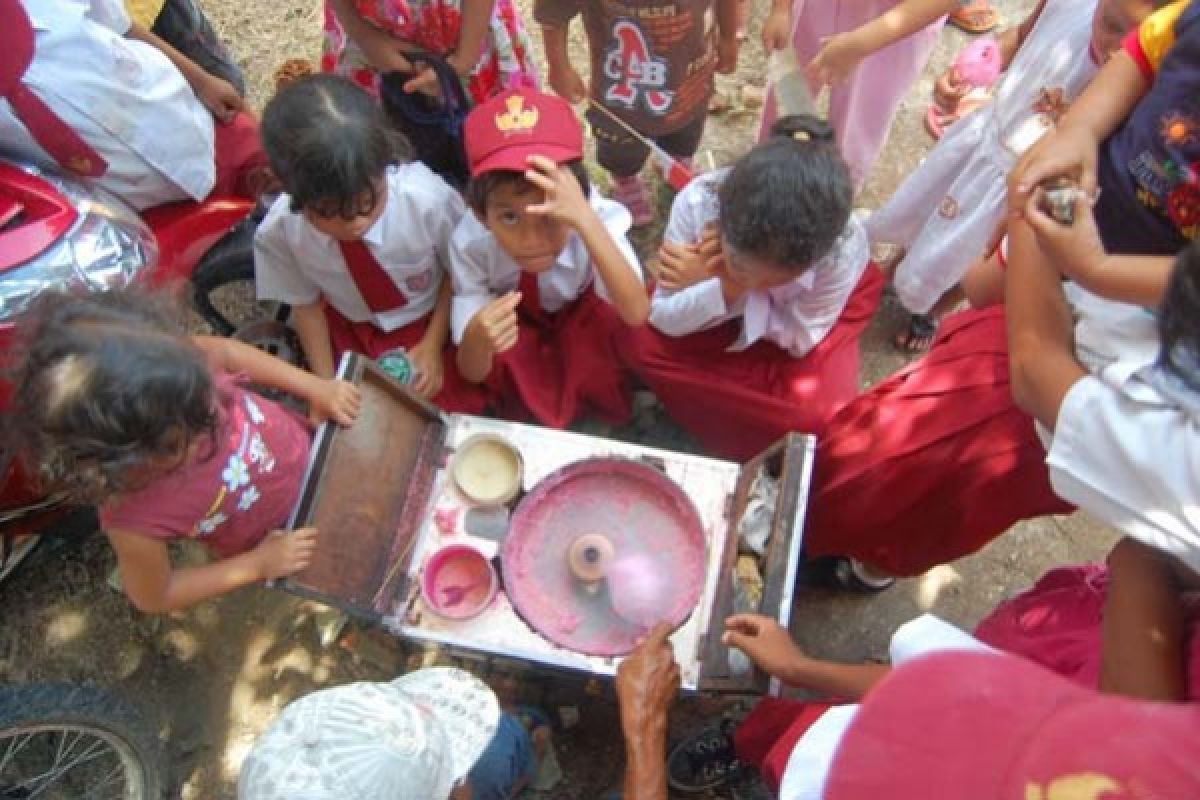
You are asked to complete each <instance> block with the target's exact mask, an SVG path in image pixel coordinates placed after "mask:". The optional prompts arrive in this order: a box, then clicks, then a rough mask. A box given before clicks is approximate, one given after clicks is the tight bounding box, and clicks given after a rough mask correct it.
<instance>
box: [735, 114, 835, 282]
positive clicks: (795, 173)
mask: <svg viewBox="0 0 1200 800" xmlns="http://www.w3.org/2000/svg"><path fill="white" fill-rule="evenodd" d="M853 199H854V185H853V183H852V182H851V180H850V171H849V170H848V169H847V168H846V162H845V161H843V160H842V156H841V154H839V153H838V150H837V145H836V144H835V143H834V139H833V128H831V127H830V126H829V124H828V123H827V122H825V121H824V120H822V119H818V118H817V117H813V116H810V115H808V114H794V115H791V116H786V117H781V118H780V119H779V120H777V121H776V122H775V124H774V125H773V126H771V137H770V138H769V139H767V141H765V142H762V143H761V144H759V145H757V146H756V147H754V149H752V150H751V151H750V152H749V153H747V154H746V155H745V156H743V157H742V158H741V159H739V160H738V162H737V163H736V164H734V165H733V169H731V170H730V171H729V174H728V175H727V176H726V177H725V180H724V181H722V182H721V187H720V189H718V190H717V200H718V206H719V217H718V226H719V227H720V230H721V236H722V238H723V239H724V240H725V241H726V242H727V243H728V244H729V245H730V246H731V247H733V249H734V250H737V251H739V252H742V253H745V254H747V255H752V256H756V257H759V258H762V259H765V260H767V261H770V262H772V263H774V264H777V265H779V266H780V267H783V268H787V269H789V270H794V271H796V272H803V271H805V270H807V269H808V268H809V267H810V266H811V265H812V264H813V262H815V261H817V260H819V259H821V258H823V257H824V256H825V255H826V254H828V253H829V251H830V250H832V249H833V246H834V244H835V243H836V242H837V240H838V237H840V236H841V235H842V230H843V229H844V228H845V227H846V221H847V220H848V219H849V217H850V210H851V204H852V202H853Z"/></svg>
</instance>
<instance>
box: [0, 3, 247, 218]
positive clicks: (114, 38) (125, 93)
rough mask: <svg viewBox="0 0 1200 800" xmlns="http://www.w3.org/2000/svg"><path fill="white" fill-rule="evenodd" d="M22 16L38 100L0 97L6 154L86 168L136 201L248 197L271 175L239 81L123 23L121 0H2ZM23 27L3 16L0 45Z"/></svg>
mask: <svg viewBox="0 0 1200 800" xmlns="http://www.w3.org/2000/svg"><path fill="white" fill-rule="evenodd" d="M25 16H28V18H29V19H30V21H31V22H32V25H33V29H34V32H33V36H34V42H33V46H34V55H33V61H32V63H31V64H30V65H29V67H28V69H27V70H26V71H25V72H24V75H23V77H21V81H22V83H23V84H24V85H25V86H26V87H27V88H28V89H30V90H33V93H34V94H36V95H37V96H39V97H41V98H42V102H41V104H40V105H41V110H40V111H39V110H37V109H32V108H30V102H29V101H28V100H26V101H25V102H18V103H16V104H14V103H13V102H11V101H9V100H5V101H3V102H0V142H3V143H4V144H3V149H4V151H5V153H6V154H7V155H8V156H9V157H15V158H18V159H21V160H25V161H29V162H32V163H35V164H39V165H41V166H45V167H50V168H61V169H65V170H68V171H70V172H72V173H74V174H76V175H78V176H82V177H85V178H90V179H92V180H94V181H95V182H96V184H97V185H98V186H100V187H101V188H104V189H107V190H108V191H111V192H112V193H113V194H115V195H117V196H118V197H120V198H121V199H122V200H124V201H125V202H127V203H128V204H129V205H131V206H133V207H134V208H136V209H138V210H142V209H146V208H151V207H153V206H158V205H163V204H165V203H172V202H178V201H181V200H188V199H191V200H197V201H198V200H203V199H204V198H205V197H207V196H209V195H210V194H215V195H223V194H236V195H241V196H246V197H253V196H256V195H257V194H258V193H259V192H260V191H261V190H262V188H263V187H264V185H265V184H266V183H268V182H269V180H270V172H269V170H268V169H267V165H266V158H265V156H264V155H263V153H262V149H261V147H260V146H259V141H258V126H257V123H256V122H255V120H254V118H253V117H251V116H250V115H249V114H248V113H246V112H245V111H244V110H243V108H244V107H243V104H242V99H241V97H240V96H239V95H238V93H237V91H236V90H235V89H234V88H233V87H232V86H231V85H230V84H229V83H228V82H226V81H224V80H222V79H220V78H217V77H215V76H213V75H210V74H209V73H207V72H205V71H204V70H202V69H200V67H198V66H197V65H196V64H194V63H192V62H191V61H190V60H189V59H187V58H186V57H184V56H182V55H181V54H180V53H178V52H177V51H175V50H174V48H172V47H170V46H169V45H166V44H165V43H163V42H162V40H161V39H159V38H158V37H157V36H154V35H153V34H151V33H149V32H148V31H146V30H144V29H142V28H141V27H140V26H137V25H134V24H133V23H131V22H130V19H129V17H128V16H127V15H126V13H125V10H124V8H123V7H122V6H121V4H120V3H119V2H117V0H91V2H88V3H77V2H72V1H71V0H46V2H39V3H31V4H28V5H27V6H23V5H22V4H21V3H20V2H19V1H18V0H0V17H3V18H4V19H6V20H18V19H20V18H22V17H25ZM22 29H23V26H21V25H19V24H16V23H15V22H14V23H13V24H5V25H4V26H2V27H0V46H3V47H6V48H7V49H10V50H12V49H13V48H19V47H21V46H22V45H21V44H19V43H18V42H16V41H14V40H13V39H14V38H15V37H19V36H20V34H21V32H22ZM181 70H183V71H182V72H181ZM185 75H186V76H187V78H186V80H185ZM210 111H211V113H210ZM214 115H216V116H217V118H218V124H216V125H215V126H214V123H213V116H214Z"/></svg>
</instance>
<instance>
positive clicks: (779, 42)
mask: <svg viewBox="0 0 1200 800" xmlns="http://www.w3.org/2000/svg"><path fill="white" fill-rule="evenodd" d="M791 38H792V15H791V13H790V12H789V11H788V10H787V9H783V10H777V11H772V12H771V13H770V14H768V15H767V18H766V19H765V20H763V29H762V44H763V50H765V51H767V55H770V54H771V52H772V51H775V50H782V49H783V48H785V47H787V46H788V40H790V39H791Z"/></svg>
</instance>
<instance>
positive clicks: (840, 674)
mask: <svg viewBox="0 0 1200 800" xmlns="http://www.w3.org/2000/svg"><path fill="white" fill-rule="evenodd" d="M721 640H722V641H723V642H724V643H725V644H726V645H728V646H729V647H736V648H738V649H739V650H741V651H742V652H744V653H745V654H746V655H747V656H749V658H750V660H751V661H753V662H754V663H755V664H756V665H757V666H758V668H759V669H761V670H762V671H763V672H766V673H767V674H768V675H771V676H774V677H776V678H778V679H779V680H781V681H783V682H784V683H786V684H788V685H789V686H799V687H802V688H805V689H811V690H813V691H817V692H821V693H822V694H826V695H829V696H831V697H844V698H847V699H850V700H859V699H861V698H862V697H863V696H865V695H866V693H867V692H868V691H870V690H871V688H872V687H873V686H875V684H877V683H878V682H879V681H880V680H882V679H883V677H884V676H885V675H887V674H888V672H890V671H891V667H889V666H887V665H885V664H838V663H835V662H832V661H820V660H818V659H815V658H810V657H809V656H807V655H805V653H804V652H803V651H802V650H801V649H800V648H799V647H797V646H796V643H795V642H793V641H792V637H791V634H789V633H788V632H787V629H786V628H784V627H783V626H782V625H780V624H779V622H778V621H776V620H774V619H772V618H771V617H767V616H763V615H762V614H735V615H733V616H732V617H729V618H728V619H727V620H725V633H724V635H723V636H722V637H721Z"/></svg>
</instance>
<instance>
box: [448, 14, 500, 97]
mask: <svg viewBox="0 0 1200 800" xmlns="http://www.w3.org/2000/svg"><path fill="white" fill-rule="evenodd" d="M495 7H496V0H462V15H461V16H462V26H461V27H460V28H459V31H458V45H457V47H456V48H455V50H454V52H453V53H452V54H451V55H450V57H449V58H447V59H446V60H447V61H448V62H450V66H452V67H454V71H455V72H457V73H458V74H459V76H460V77H463V78H466V77H467V76H469V75H470V74H471V70H473V69H475V65H476V64H478V63H479V57H480V54H482V53H483V40H484V38H485V37H486V36H487V34H488V31H489V30H491V27H492V12H493V10H494V9H495Z"/></svg>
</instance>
